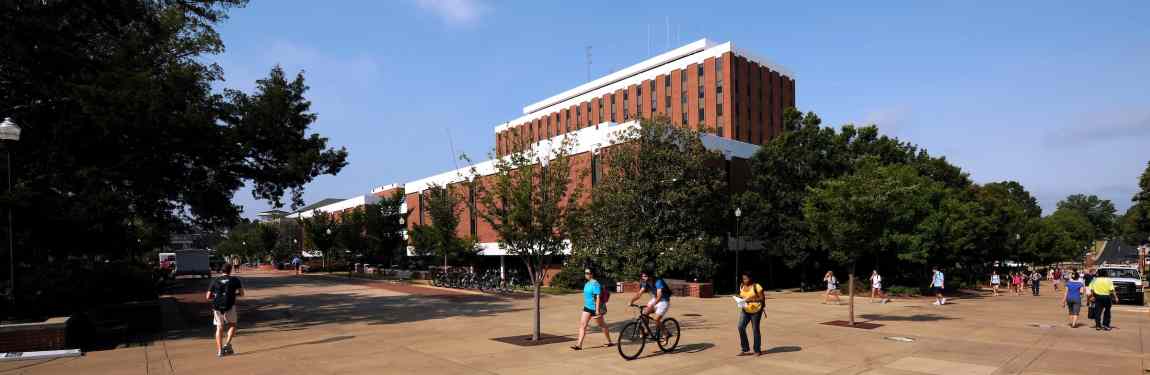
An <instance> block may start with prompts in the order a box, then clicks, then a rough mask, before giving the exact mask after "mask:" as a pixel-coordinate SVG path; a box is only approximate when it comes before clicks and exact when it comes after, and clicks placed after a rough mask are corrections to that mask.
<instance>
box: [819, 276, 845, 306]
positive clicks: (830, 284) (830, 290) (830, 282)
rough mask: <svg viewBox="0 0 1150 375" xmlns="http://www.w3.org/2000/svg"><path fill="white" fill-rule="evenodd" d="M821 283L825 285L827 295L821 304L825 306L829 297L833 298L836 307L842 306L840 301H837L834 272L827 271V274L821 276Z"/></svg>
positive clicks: (836, 283)
mask: <svg viewBox="0 0 1150 375" xmlns="http://www.w3.org/2000/svg"><path fill="white" fill-rule="evenodd" d="M823 281H824V282H826V283H827V294H826V295H824V296H823V304H824V305H825V304H827V302H829V301H830V299H831V297H834V298H835V304H836V305H838V304H842V300H841V299H839V280H838V279H836V278H835V272H834V271H827V274H826V275H824V276H823Z"/></svg>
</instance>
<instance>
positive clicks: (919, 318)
mask: <svg viewBox="0 0 1150 375" xmlns="http://www.w3.org/2000/svg"><path fill="white" fill-rule="evenodd" d="M859 318H863V319H864V320H872V321H877V322H933V321H939V320H954V319H957V318H951V317H948V316H942V315H935V314H915V315H909V316H904V315H883V314H861V315H859Z"/></svg>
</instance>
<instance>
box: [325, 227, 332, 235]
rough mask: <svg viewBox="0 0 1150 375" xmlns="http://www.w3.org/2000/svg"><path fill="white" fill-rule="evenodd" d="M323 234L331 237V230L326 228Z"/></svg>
mask: <svg viewBox="0 0 1150 375" xmlns="http://www.w3.org/2000/svg"><path fill="white" fill-rule="evenodd" d="M323 232H324V233H327V235H329V236H330V235H331V228H327V229H326V230H324V231H323Z"/></svg>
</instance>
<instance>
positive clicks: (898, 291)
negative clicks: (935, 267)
mask: <svg viewBox="0 0 1150 375" xmlns="http://www.w3.org/2000/svg"><path fill="white" fill-rule="evenodd" d="M887 294H889V295H891V296H900V297H918V296H921V295H922V292H921V291H920V290H919V289H918V288H915V287H909V286H898V285H896V286H892V287H890V289H888V290H887Z"/></svg>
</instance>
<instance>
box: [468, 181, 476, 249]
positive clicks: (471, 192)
mask: <svg viewBox="0 0 1150 375" xmlns="http://www.w3.org/2000/svg"><path fill="white" fill-rule="evenodd" d="M467 211H468V214H469V215H468V219H469V221H470V224H471V237H472V238H478V237H479V225H478V221H479V220H476V219H477V216H479V215H476V214H475V182H474V181H472V182H469V183H467Z"/></svg>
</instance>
